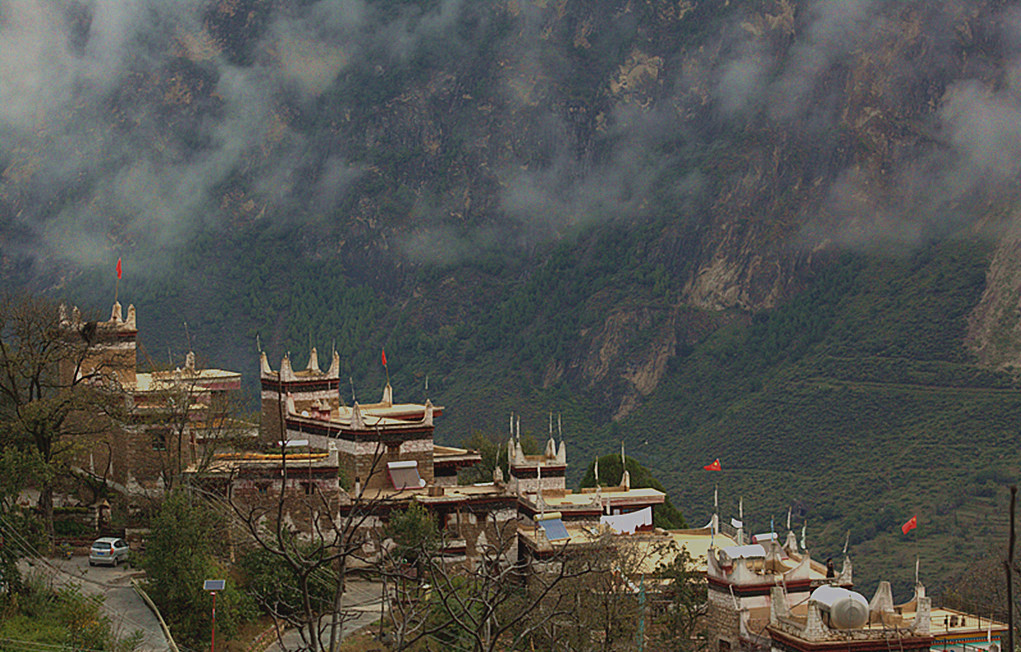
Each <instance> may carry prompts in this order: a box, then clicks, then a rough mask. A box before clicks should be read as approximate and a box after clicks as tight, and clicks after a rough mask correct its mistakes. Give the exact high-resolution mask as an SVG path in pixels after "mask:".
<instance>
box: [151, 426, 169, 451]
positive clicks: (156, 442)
mask: <svg viewBox="0 0 1021 652" xmlns="http://www.w3.org/2000/svg"><path fill="white" fill-rule="evenodd" d="M152 449H153V450H154V451H165V450H167V431H166V430H155V431H153V433H152Z"/></svg>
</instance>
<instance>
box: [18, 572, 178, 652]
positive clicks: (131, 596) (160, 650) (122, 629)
mask: <svg viewBox="0 0 1021 652" xmlns="http://www.w3.org/2000/svg"><path fill="white" fill-rule="evenodd" d="M46 562H47V563H45V564H41V563H38V562H37V563H36V564H35V566H34V567H29V566H28V565H27V564H25V562H21V570H22V572H23V573H28V572H34V571H38V572H41V573H43V574H44V575H45V576H47V577H50V578H52V581H53V583H54V584H55V585H57V586H63V585H66V584H70V583H74V584H78V585H79V586H81V589H82V592H84V593H89V594H92V595H101V596H103V598H104V602H103V611H104V613H105V614H106V615H107V616H109V618H110V620H111V622H112V624H113V630H114V633H115V634H116V635H117V636H118V637H120V638H123V637H126V636H129V635H131V633H132V632H134V631H135V630H141V631H142V634H143V636H144V638H143V640H142V644H141V645H140V646H139V647H138V648H136V649H137V650H138V651H139V652H166V650H168V649H169V648H170V646H169V645H168V644H167V639H166V638H165V637H164V636H163V630H162V629H161V628H160V624H159V621H157V620H156V616H155V615H153V613H152V611H150V610H149V608H148V607H147V606H146V605H145V602H143V601H142V598H141V597H139V595H138V594H137V593H135V590H134V588H132V586H131V577H132V576H133V575H138V570H137V569H133V568H130V567H129V566H128V565H127V564H121V565H120V566H118V567H116V568H110V567H107V566H95V567H90V566H89V558H88V557H87V556H75V557H72V558H71V559H63V558H60V559H47V560H46Z"/></svg>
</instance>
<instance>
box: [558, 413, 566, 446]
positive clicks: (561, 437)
mask: <svg viewBox="0 0 1021 652" xmlns="http://www.w3.org/2000/svg"><path fill="white" fill-rule="evenodd" d="M561 416H563V415H562V413H560V412H558V413H557V435H559V436H560V441H564V426H563V424H561V423H560V417H561Z"/></svg>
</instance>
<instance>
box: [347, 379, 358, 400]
mask: <svg viewBox="0 0 1021 652" xmlns="http://www.w3.org/2000/svg"><path fill="white" fill-rule="evenodd" d="M347 382H349V383H351V403H357V402H358V397H357V396H355V379H354V378H352V377H351V376H348V377H347Z"/></svg>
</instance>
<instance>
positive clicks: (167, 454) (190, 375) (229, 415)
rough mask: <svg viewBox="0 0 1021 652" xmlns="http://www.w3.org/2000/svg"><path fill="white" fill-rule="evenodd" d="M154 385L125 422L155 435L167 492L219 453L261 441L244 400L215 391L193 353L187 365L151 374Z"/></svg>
mask: <svg viewBox="0 0 1021 652" xmlns="http://www.w3.org/2000/svg"><path fill="white" fill-rule="evenodd" d="M151 378H152V380H151V384H152V386H151V388H150V389H149V391H148V392H147V394H146V395H145V400H144V402H142V403H141V404H140V405H135V406H133V407H132V409H131V410H130V412H129V414H128V415H127V423H126V424H125V426H126V427H127V428H129V429H131V430H134V431H136V432H137V433H140V434H144V435H147V436H148V437H150V438H151V440H152V446H153V449H154V453H155V458H156V461H157V464H158V465H159V474H160V478H161V480H162V482H163V488H164V490H166V491H170V490H172V489H173V488H174V487H175V486H177V485H178V484H179V483H180V482H181V481H182V480H183V479H184V478H185V471H186V470H187V471H189V472H191V473H195V472H201V471H203V470H205V469H207V468H208V467H209V465H210V464H211V463H212V461H213V459H214V457H215V456H216V454H217V453H219V452H222V451H224V450H228V449H230V450H236V449H238V448H241V449H244V448H247V447H249V446H250V445H251V442H252V441H254V440H255V436H256V434H257V433H256V431H257V426H256V425H255V424H253V423H251V422H250V421H249V420H247V419H245V418H243V417H242V416H241V409H240V405H241V404H240V399H239V398H238V397H236V396H232V395H231V394H230V393H228V392H225V391H213V390H211V389H210V388H209V387H208V386H207V384H206V382H205V381H204V380H203V378H202V376H201V372H200V371H197V370H196V369H195V363H194V357H193V356H192V354H190V353H189V354H188V362H187V363H186V364H185V366H184V368H177V369H158V370H154V371H153V372H152V373H151Z"/></svg>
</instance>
